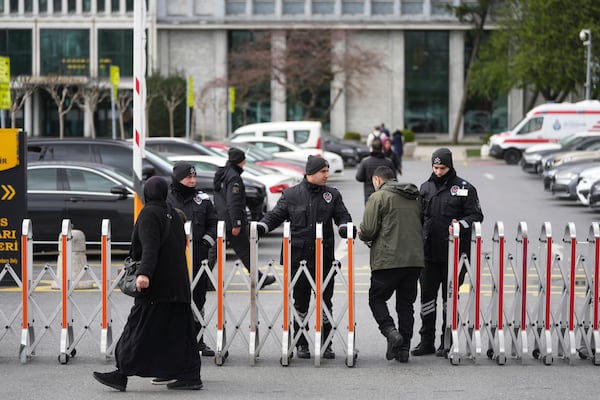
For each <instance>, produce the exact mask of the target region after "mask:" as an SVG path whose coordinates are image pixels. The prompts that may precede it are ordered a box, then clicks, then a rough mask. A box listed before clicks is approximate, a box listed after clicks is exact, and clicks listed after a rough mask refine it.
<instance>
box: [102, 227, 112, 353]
mask: <svg viewBox="0 0 600 400" xmlns="http://www.w3.org/2000/svg"><path fill="white" fill-rule="evenodd" d="M111 265H112V248H111V227H110V220H109V219H103V220H102V237H101V275H102V285H101V287H100V292H101V296H102V300H101V302H102V316H101V320H102V321H101V333H100V352H101V353H102V354H105V355H106V356H107V357H108V356H109V354H108V349H109V348H110V347H111V346H112V318H111V312H110V303H109V296H110V295H111V290H110V284H111V280H112V279H111V272H112V268H111Z"/></svg>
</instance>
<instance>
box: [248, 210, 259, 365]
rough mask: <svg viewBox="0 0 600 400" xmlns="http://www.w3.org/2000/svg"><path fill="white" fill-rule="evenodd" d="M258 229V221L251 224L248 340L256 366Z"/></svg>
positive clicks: (252, 363)
mask: <svg viewBox="0 0 600 400" xmlns="http://www.w3.org/2000/svg"><path fill="white" fill-rule="evenodd" d="M257 281H258V229H257V223H256V221H252V222H251V223H250V334H249V339H248V353H249V355H250V364H251V365H255V364H256V358H257V357H258V356H259V352H258V346H259V339H260V334H259V330H258V307H257V297H258V285H257Z"/></svg>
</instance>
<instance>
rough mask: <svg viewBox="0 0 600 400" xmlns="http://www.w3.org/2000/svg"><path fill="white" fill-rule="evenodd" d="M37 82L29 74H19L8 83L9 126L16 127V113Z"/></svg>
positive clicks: (33, 90)
mask: <svg viewBox="0 0 600 400" xmlns="http://www.w3.org/2000/svg"><path fill="white" fill-rule="evenodd" d="M36 88H37V83H36V82H35V81H34V80H33V78H32V77H31V76H25V75H19V76H17V77H16V78H15V79H13V81H12V83H11V85H10V95H11V99H12V104H11V105H10V120H11V122H10V127H11V128H16V127H17V113H18V112H19V111H20V110H22V109H23V107H24V106H25V101H27V99H28V98H29V97H30V96H31V95H32V94H33V93H34V92H35V89H36Z"/></svg>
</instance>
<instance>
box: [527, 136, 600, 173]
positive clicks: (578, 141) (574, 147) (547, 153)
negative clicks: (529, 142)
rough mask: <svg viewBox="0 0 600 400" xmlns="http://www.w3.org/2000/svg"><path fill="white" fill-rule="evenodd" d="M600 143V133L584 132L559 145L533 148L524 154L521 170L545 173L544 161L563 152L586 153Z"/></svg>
mask: <svg viewBox="0 0 600 400" xmlns="http://www.w3.org/2000/svg"><path fill="white" fill-rule="evenodd" d="M598 143H600V132H597V131H596V132H593V133H592V132H582V133H580V134H575V135H571V136H568V137H566V138H564V139H561V140H560V141H558V142H557V143H543V144H539V145H536V146H532V147H530V148H528V149H527V150H525V151H524V152H523V157H522V158H521V161H520V164H521V169H523V171H525V172H529V173H532V174H539V173H541V172H542V171H543V167H542V159H543V158H544V157H547V158H548V159H549V158H550V157H552V156H555V155H557V154H559V153H562V152H567V151H585V150H589V149H590V148H591V147H592V146H595V145H596V144H598Z"/></svg>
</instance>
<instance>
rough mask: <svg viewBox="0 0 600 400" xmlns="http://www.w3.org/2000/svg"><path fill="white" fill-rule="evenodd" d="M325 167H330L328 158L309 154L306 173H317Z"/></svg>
mask: <svg viewBox="0 0 600 400" xmlns="http://www.w3.org/2000/svg"><path fill="white" fill-rule="evenodd" d="M324 167H329V163H328V162H327V160H326V159H324V158H323V157H316V156H313V155H310V156H308V160H306V175H313V174H316V173H317V172H319V171H320V170H322V169H323V168H324Z"/></svg>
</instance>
